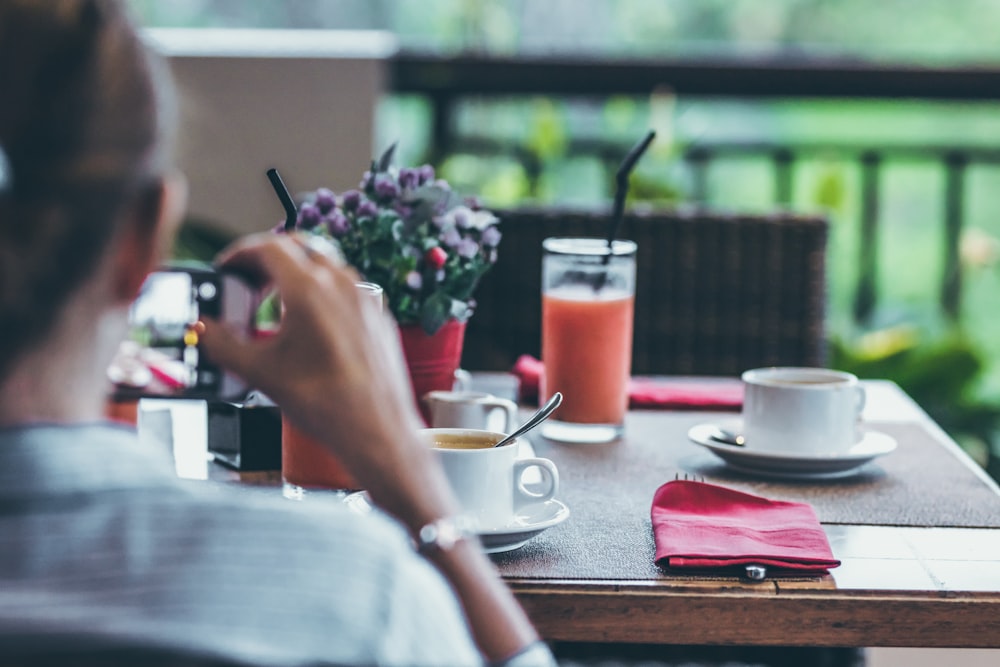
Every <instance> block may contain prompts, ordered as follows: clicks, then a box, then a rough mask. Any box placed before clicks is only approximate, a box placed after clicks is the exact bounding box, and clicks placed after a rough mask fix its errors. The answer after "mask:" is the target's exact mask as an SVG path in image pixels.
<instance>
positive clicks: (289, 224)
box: [267, 167, 299, 232]
mask: <svg viewBox="0 0 1000 667" xmlns="http://www.w3.org/2000/svg"><path fill="white" fill-rule="evenodd" d="M267 180H269V181H271V187H273V188H274V193H275V194H276V195H278V200H279V201H280V202H281V207H282V208H283V209H285V231H286V232H290V231H292V230H293V229H295V223H296V222H297V221H298V218H299V211H298V209H297V208H295V202H294V201H292V196H291V195H290V194H288V188H286V187H285V182H284V181H282V180H281V175H280V174H278V170H277V169H275V168H274V167H271V168H270V169H268V170H267Z"/></svg>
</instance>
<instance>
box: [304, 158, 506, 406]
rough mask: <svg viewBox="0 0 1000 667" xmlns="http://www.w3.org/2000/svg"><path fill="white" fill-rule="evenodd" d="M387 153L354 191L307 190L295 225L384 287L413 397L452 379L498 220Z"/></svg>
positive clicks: (424, 169)
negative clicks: (329, 244)
mask: <svg viewBox="0 0 1000 667" xmlns="http://www.w3.org/2000/svg"><path fill="white" fill-rule="evenodd" d="M394 149H395V145H393V146H391V147H390V148H389V149H388V150H387V151H386V152H385V153H384V154H383V155H382V156H381V158H379V159H378V160H376V161H373V162H372V165H371V169H370V170H369V171H367V172H365V174H364V175H363V176H362V178H361V183H360V184H359V186H358V189H355V190H348V191H346V192H344V193H342V194H339V195H338V194H335V193H334V192H332V191H331V190H330V189H328V188H319V189H317V190H315V191H312V192H309V193H306V194H305V195H304V197H303V200H302V203H301V204H300V206H299V210H298V218H297V222H296V228H298V229H301V230H303V231H306V232H310V233H315V234H321V235H323V236H326V237H327V238H329V239H332V240H333V241H335V242H336V243H337V244H338V245H339V246H340V249H341V251H342V252H343V254H344V257H345V259H346V260H347V262H348V263H350V264H351V265H352V266H354V267H355V268H356V269H357V270H358V272H359V273H360V274H361V275H362V276H363V277H364V279H365V280H367V281H370V282H373V283H377V284H378V285H380V286H381V287H382V289H383V290H384V303H385V306H386V307H387V308H388V309H389V311H390V312H391V313H392V315H393V317H394V318H395V319H396V322H397V323H398V324H399V328H400V335H401V342H402V344H403V350H404V353H405V355H406V359H407V364H408V366H409V370H410V379H411V381H412V383H413V389H414V394H415V395H416V396H417V398H418V399H419V398H420V397H422V396H423V395H424V394H426V393H427V392H429V391H433V390H436V389H450V388H451V386H452V383H453V382H454V374H455V370H456V369H457V368H458V365H459V361H460V359H461V354H462V341H463V337H464V333H465V323H466V322H467V321H468V319H469V317H470V316H471V315H472V312H473V309H474V308H475V301H474V300H473V293H474V292H475V289H476V286H477V285H478V284H479V281H480V279H481V278H482V277H483V275H484V274H485V273H486V272H487V271H488V270H489V269H490V267H492V266H493V264H495V263H496V259H497V246H498V244H499V243H500V238H501V233H500V231H499V229H498V223H499V220H498V219H497V217H496V216H494V215H493V214H492V213H490V212H489V211H486V210H484V209H483V208H482V207H480V206H479V204H478V202H477V201H476V200H475V199H471V198H462V197H460V196H458V195H457V194H456V193H455V192H454V191H453V190H452V189H451V187H450V186H449V185H448V183H447V182H445V181H444V180H441V179H439V178H436V175H435V173H434V168H433V167H432V166H431V165H428V164H425V165H422V166H420V167H415V168H406V167H404V168H396V167H395V166H393V165H392V156H393V153H394Z"/></svg>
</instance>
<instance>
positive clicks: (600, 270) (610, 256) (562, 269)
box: [539, 238, 636, 442]
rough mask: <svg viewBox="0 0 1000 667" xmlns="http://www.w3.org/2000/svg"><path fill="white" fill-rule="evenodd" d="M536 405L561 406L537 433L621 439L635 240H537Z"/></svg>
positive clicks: (629, 359) (629, 355)
mask: <svg viewBox="0 0 1000 667" xmlns="http://www.w3.org/2000/svg"><path fill="white" fill-rule="evenodd" d="M542 249H543V251H544V255H543V257H542V361H543V363H544V366H545V372H544V373H543V374H542V382H541V391H540V395H539V400H540V401H541V402H543V403H544V402H545V401H546V400H548V398H549V397H550V396H551V395H552V394H553V393H555V392H557V391H561V392H562V394H563V402H562V405H561V406H560V407H559V409H558V410H556V412H555V414H553V416H552V418H550V419H549V420H548V421H547V422H545V423H544V424H542V426H541V431H542V435H543V436H545V437H546V438H549V439H552V440H560V441H563V442H608V441H610V440H614V439H616V438H618V437H621V435H622V433H624V429H625V411H626V409H627V408H628V382H629V376H630V372H631V366H632V320H633V311H634V305H635V251H636V244H635V243H634V242H633V241H615V242H614V244H613V245H612V247H611V248H610V249H609V248H608V245H607V241H605V240H603V239H587V238H550V239H545V241H543V243H542Z"/></svg>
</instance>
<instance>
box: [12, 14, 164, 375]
mask: <svg viewBox="0 0 1000 667" xmlns="http://www.w3.org/2000/svg"><path fill="white" fill-rule="evenodd" d="M172 108H173V103H172V97H171V87H170V85H169V79H168V77H167V76H166V74H165V68H164V66H163V64H162V63H161V62H160V61H159V60H158V59H157V58H155V57H154V56H153V55H152V54H151V53H150V52H149V51H148V50H147V49H146V47H145V46H144V45H143V43H142V41H141V38H140V37H139V35H138V34H137V31H136V29H135V27H134V25H133V24H132V22H131V21H130V20H129V17H128V16H127V14H126V12H125V11H124V9H123V7H122V6H121V4H120V2H118V1H117V0H46V1H45V2H37V1H34V0H4V2H2V3H0V151H2V152H3V154H4V156H5V161H4V164H5V167H6V169H5V176H4V180H5V183H4V185H3V187H0V378H2V377H3V374H4V373H5V372H6V370H7V368H8V367H9V364H10V363H11V361H12V360H13V359H14V358H16V356H17V355H18V354H20V353H21V352H23V351H24V350H25V349H28V348H29V347H30V346H31V345H32V344H33V343H34V342H36V341H38V340H40V339H42V338H43V337H44V336H45V335H47V333H48V332H49V329H50V328H51V327H52V325H53V323H54V322H55V319H56V316H57V314H58V312H59V310H60V309H61V308H62V307H63V306H64V304H65V303H66V301H67V300H68V299H69V298H70V296H71V295H72V294H73V292H74V290H75V288H76V287H77V286H79V285H80V284H81V283H82V282H83V281H85V280H86V279H87V278H88V277H89V276H90V275H91V273H92V272H93V270H94V268H95V266H96V263H97V261H98V259H99V258H100V256H101V254H102V252H103V251H104V250H105V248H106V246H107V243H108V242H109V240H110V239H111V238H112V236H113V235H114V233H115V231H116V229H115V225H116V223H117V222H118V221H119V220H120V218H121V215H120V213H121V211H122V209H123V207H124V206H125V205H126V204H129V203H139V204H142V198H144V197H145V198H150V197H151V196H152V194H151V193H152V192H153V191H154V189H153V188H152V187H151V186H152V185H153V184H154V183H156V182H157V179H158V177H159V175H160V174H162V171H163V169H164V168H165V166H166V164H167V161H168V156H167V154H166V148H167V146H169V144H170V143H171V142H170V141H169V140H168V137H167V136H166V135H167V134H169V133H170V132H171V131H172V126H173V121H172V115H173V114H172ZM153 205H155V202H153Z"/></svg>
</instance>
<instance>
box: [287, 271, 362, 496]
mask: <svg viewBox="0 0 1000 667" xmlns="http://www.w3.org/2000/svg"><path fill="white" fill-rule="evenodd" d="M357 287H358V289H359V290H361V292H362V294H364V295H365V296H366V297H371V298H372V299H373V300H374V301H375V302H376V303H377V304H378V308H379V310H381V309H382V288H381V287H380V286H378V285H376V284H375V283H369V282H359V283H357ZM281 481H282V493H283V494H284V496H285V497H286V498H290V499H293V500H302V499H303V498H305V497H306V496H307V495H308V494H309V493H310V492H312V491H335V492H338V493H345V494H346V493H347V492H348V491H351V490H352V489H356V488H358V483H357V482H356V481H354V478H353V477H352V476H351V474H350V473H349V472H347V469H346V468H344V465H343V464H342V463H341V462H340V460H339V459H338V458H337V457H336V456H334V455H333V454H331V453H330V452H329V450H328V449H327V448H326V447H325V446H324V445H323V444H321V443H319V442H317V441H316V440H314V439H313V438H311V437H309V436H308V435H306V434H305V433H303V432H302V431H300V430H299V429H297V428H295V426H294V425H292V424H290V423H289V422H288V421H287V420H286V419H284V418H282V421H281Z"/></svg>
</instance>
